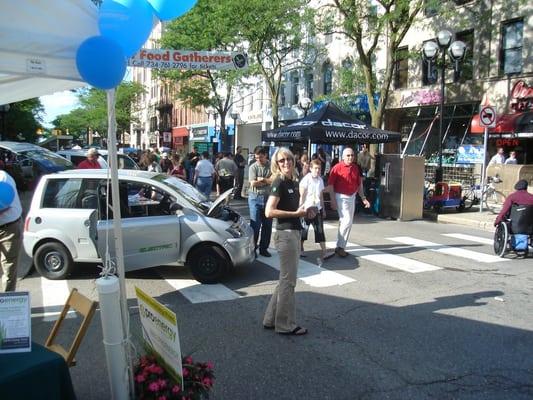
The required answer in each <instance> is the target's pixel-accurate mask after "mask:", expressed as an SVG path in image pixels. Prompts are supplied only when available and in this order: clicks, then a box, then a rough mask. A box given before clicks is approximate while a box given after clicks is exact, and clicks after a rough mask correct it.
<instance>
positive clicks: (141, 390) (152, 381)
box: [134, 355, 215, 400]
mask: <svg viewBox="0 0 533 400" xmlns="http://www.w3.org/2000/svg"><path fill="white" fill-rule="evenodd" d="M182 366H183V371H182V373H183V387H182V386H181V385H180V383H179V382H176V380H175V379H174V378H173V377H172V376H170V375H169V374H168V373H167V372H166V371H165V369H164V368H163V367H162V366H161V365H160V363H159V362H158V360H157V358H156V357H155V356H152V355H145V356H142V357H141V358H140V359H139V362H138V364H137V365H135V372H134V380H135V393H136V397H137V399H139V400H171V399H177V400H202V399H208V398H209V391H210V390H211V388H212V387H213V384H214V381H215V376H214V373H213V364H212V363H211V362H207V363H200V362H194V361H193V359H192V357H190V356H188V357H184V358H183V359H182Z"/></svg>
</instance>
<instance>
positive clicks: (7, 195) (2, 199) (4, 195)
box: [0, 182, 15, 210]
mask: <svg viewBox="0 0 533 400" xmlns="http://www.w3.org/2000/svg"><path fill="white" fill-rule="evenodd" d="M14 198H15V189H13V186H11V185H10V184H9V183H7V182H0V210H3V209H5V208H8V207H10V206H11V203H12V202H13V199H14Z"/></svg>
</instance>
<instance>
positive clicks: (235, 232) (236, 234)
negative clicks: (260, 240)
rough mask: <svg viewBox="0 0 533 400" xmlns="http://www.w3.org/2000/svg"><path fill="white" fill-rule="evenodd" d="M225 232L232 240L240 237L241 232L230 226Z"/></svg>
mask: <svg viewBox="0 0 533 400" xmlns="http://www.w3.org/2000/svg"><path fill="white" fill-rule="evenodd" d="M226 232H228V233H229V234H230V235H231V236H233V237H234V238H240V237H242V231H241V230H240V229H238V228H235V227H233V226H230V227H229V228H228V229H226Z"/></svg>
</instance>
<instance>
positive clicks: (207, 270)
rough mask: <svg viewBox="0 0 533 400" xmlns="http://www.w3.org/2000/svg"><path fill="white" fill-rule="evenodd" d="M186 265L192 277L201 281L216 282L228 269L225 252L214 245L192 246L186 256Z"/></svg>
mask: <svg viewBox="0 0 533 400" xmlns="http://www.w3.org/2000/svg"><path fill="white" fill-rule="evenodd" d="M187 265H188V267H189V268H190V270H191V273H192V275H193V276H194V278H195V279H196V280H197V281H199V282H201V283H217V282H219V281H220V280H221V279H222V278H223V277H224V275H225V274H226V273H227V272H228V270H229V261H228V258H227V256H226V254H225V253H224V251H223V250H222V249H221V248H219V247H217V246H214V245H202V246H198V247H196V248H194V249H193V250H192V251H191V252H190V253H189V255H188V257H187Z"/></svg>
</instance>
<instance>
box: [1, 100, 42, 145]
mask: <svg viewBox="0 0 533 400" xmlns="http://www.w3.org/2000/svg"><path fill="white" fill-rule="evenodd" d="M43 112H44V107H43V105H42V103H41V101H40V100H39V99H38V98H35V99H28V100H23V101H19V102H16V103H11V104H10V105H9V111H8V112H6V114H5V116H4V118H5V121H2V122H1V124H0V129H4V127H5V132H2V133H3V140H17V141H24V142H30V143H34V142H35V141H36V139H37V130H38V129H41V128H42V121H43V118H42V113H43Z"/></svg>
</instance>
